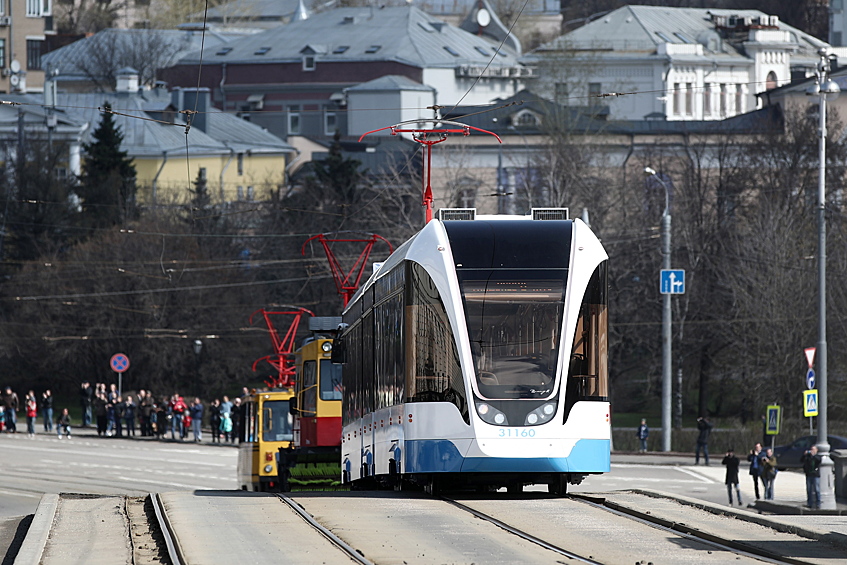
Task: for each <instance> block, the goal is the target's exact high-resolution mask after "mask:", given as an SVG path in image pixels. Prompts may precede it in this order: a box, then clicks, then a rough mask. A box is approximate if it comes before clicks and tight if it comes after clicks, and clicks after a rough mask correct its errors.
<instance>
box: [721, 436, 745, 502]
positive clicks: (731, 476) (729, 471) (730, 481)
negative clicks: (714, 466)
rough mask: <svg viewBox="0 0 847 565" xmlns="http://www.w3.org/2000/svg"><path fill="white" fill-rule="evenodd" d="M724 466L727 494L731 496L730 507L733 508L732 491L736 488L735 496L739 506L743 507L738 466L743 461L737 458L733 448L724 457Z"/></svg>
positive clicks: (722, 462)
mask: <svg viewBox="0 0 847 565" xmlns="http://www.w3.org/2000/svg"><path fill="white" fill-rule="evenodd" d="M721 464H722V465H726V481H725V482H726V494H727V496H729V505H730V506H732V489H733V488H735V495H736V498H737V499H738V505H739V506H741V504H742V502H741V489H740V488H738V466H739V465H740V464H741V461H739V460H738V457H736V456H735V450H734V449H732V448H731V447H730V448H729V450H728V451H727V452H726V455H724V458H723V460H722V461H721Z"/></svg>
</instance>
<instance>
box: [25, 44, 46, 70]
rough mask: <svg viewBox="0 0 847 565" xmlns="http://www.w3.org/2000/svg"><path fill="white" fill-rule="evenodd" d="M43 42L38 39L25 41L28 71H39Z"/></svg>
mask: <svg viewBox="0 0 847 565" xmlns="http://www.w3.org/2000/svg"><path fill="white" fill-rule="evenodd" d="M43 46H44V41H42V40H40V39H27V40H26V68H27V70H30V71H38V70H41V48H42V47H43Z"/></svg>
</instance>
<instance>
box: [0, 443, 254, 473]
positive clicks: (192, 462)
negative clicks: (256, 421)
mask: <svg viewBox="0 0 847 565" xmlns="http://www.w3.org/2000/svg"><path fill="white" fill-rule="evenodd" d="M70 441H71V442H72V441H73V440H70ZM63 445H67V443H64V444H63ZM3 447H4V451H5V449H7V448H8V449H18V450H20V451H38V452H42V453H43V452H44V448H43V447H29V446H23V445H10V444H6V445H4V446H3ZM173 451H175V452H178V453H181V454H182V455H185V454H186V453H187V452H186V451H182V450H173ZM62 453H71V454H74V455H84V456H86V457H112V458H115V459H131V460H133V461H138V456H137V455H135V456H131V455H122V454H117V453H108V452H97V453H94V454H92V453H91V452H90V451H76V450H73V449H63V450H62ZM196 453H201V452H196ZM202 454H203V455H208V454H206V453H202ZM230 458H231V459H237V458H238V454H237V453H233V454H232V456H231V457H230ZM166 462H167V463H168V464H171V463H181V464H185V465H197V464H198V463H197V461H195V460H184V461H181V460H179V459H167V460H166ZM201 464H202V465H203V466H209V467H231V466H232V465H233V463H211V462H203V463H201Z"/></svg>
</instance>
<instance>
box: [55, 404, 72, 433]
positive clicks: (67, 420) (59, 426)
mask: <svg viewBox="0 0 847 565" xmlns="http://www.w3.org/2000/svg"><path fill="white" fill-rule="evenodd" d="M62 432H64V433H65V435H66V436H68V439H71V415H70V414H69V413H68V409H67V408H62V413H61V414H59V418H58V419H57V420H56V434H57V435H58V436H59V439H62Z"/></svg>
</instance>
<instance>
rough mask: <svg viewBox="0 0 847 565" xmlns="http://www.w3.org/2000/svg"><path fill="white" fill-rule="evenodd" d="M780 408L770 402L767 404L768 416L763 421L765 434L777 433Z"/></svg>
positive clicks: (773, 434)
mask: <svg viewBox="0 0 847 565" xmlns="http://www.w3.org/2000/svg"><path fill="white" fill-rule="evenodd" d="M779 421H780V408H779V406H777V405H775V404H772V405H770V406H768V416H767V420H766V421H765V434H766V435H769V436H776V435H779Z"/></svg>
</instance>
